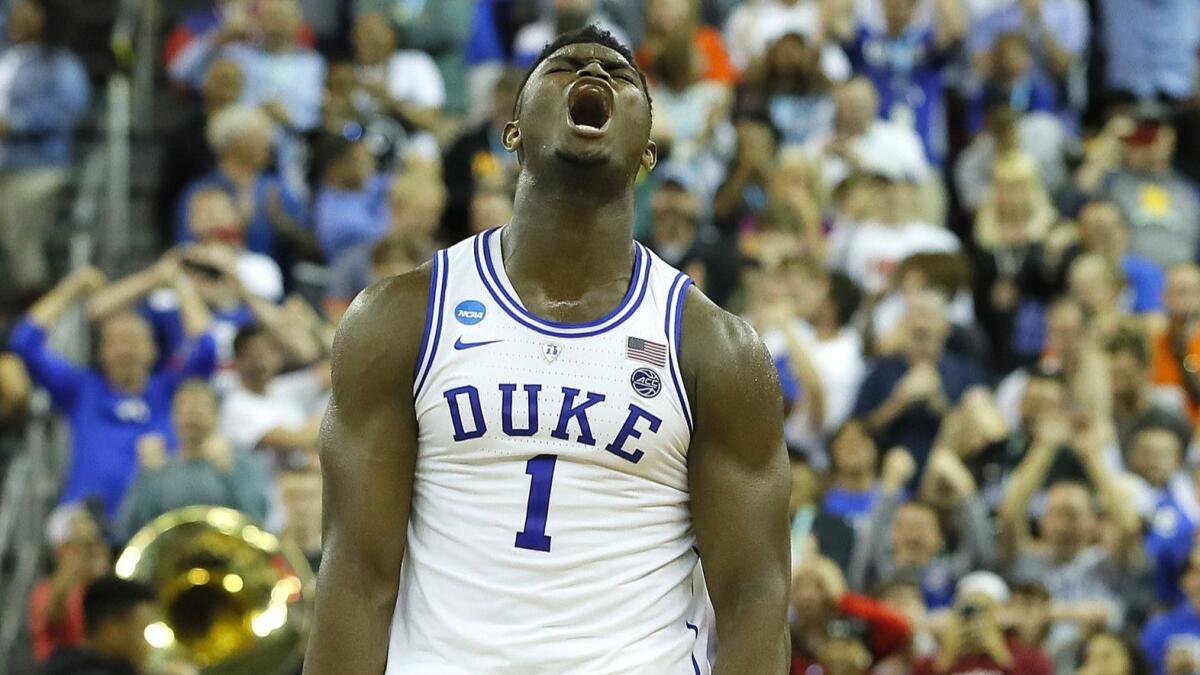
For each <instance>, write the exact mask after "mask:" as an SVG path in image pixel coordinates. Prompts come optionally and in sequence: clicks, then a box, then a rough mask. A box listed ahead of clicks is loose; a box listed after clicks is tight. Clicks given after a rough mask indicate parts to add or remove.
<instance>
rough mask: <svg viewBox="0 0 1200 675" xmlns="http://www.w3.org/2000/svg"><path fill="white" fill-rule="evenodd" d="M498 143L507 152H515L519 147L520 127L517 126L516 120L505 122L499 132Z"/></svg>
mask: <svg viewBox="0 0 1200 675" xmlns="http://www.w3.org/2000/svg"><path fill="white" fill-rule="evenodd" d="M500 144H501V145H503V146H504V149H505V150H508V151H509V152H516V151H517V150H518V149H520V147H521V128H520V127H519V126H517V122H516V120H513V121H511V122H507V123H505V125H504V131H503V132H501V134H500Z"/></svg>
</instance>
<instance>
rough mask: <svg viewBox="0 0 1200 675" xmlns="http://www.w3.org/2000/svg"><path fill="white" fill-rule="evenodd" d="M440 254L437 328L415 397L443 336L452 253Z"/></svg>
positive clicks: (431, 366) (426, 375)
mask: <svg viewBox="0 0 1200 675" xmlns="http://www.w3.org/2000/svg"><path fill="white" fill-rule="evenodd" d="M439 255H440V256H441V258H442V264H441V267H442V286H441V290H440V291H439V293H438V303H437V315H438V316H437V328H436V329H435V330H434V332H433V347H432V348H431V349H430V350H429V358H428V359H426V361H425V372H424V373H423V374H422V375H421V381H420V382H418V383H417V388H416V390H415V391H414V392H413V398H414V399H415V398H416V397H417V396H420V395H421V389H422V388H424V386H425V380H426V379H427V378H428V377H429V373H430V372H432V371H433V360H434V358H435V357H436V356H437V349H438V342H440V341H441V337H442V319H444V318H445V315H446V312H445V309H446V307H445V306H446V282H447V281H449V280H450V254H448V253H447V252H446V251H442V252H441V253H439Z"/></svg>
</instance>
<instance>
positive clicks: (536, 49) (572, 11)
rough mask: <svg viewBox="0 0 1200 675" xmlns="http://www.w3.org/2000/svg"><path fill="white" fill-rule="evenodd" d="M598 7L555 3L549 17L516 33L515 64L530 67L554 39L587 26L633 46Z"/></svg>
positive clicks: (572, 0)
mask: <svg viewBox="0 0 1200 675" xmlns="http://www.w3.org/2000/svg"><path fill="white" fill-rule="evenodd" d="M596 4H597V3H596V1H595V0H552V2H551V3H550V6H551V13H550V16H548V17H547V18H544V19H542V20H540V21H535V22H533V23H531V24H529V25H527V26H525V27H524V28H522V29H521V30H519V31H517V34H516V37H514V38H513V61H514V62H515V63H516V65H517V66H519V67H521V68H527V67H529V66H530V65H532V64H533V62H534V60H536V59H537V56H538V54H539V53H541V51H542V47H545V46H546V45H547V44H548V43H550V42H552V41H553V40H554V36H556V35H562V34H563V33H567V32H570V31H573V30H575V29H577V28H582V27H584V26H586V25H588V24H593V25H595V26H597V27H599V28H600V29H601V30H605V31H608V32H609V33H611V34H612V36H613V37H614V38H616V39H617V42H620V43H621V44H623V45H625V46H627V47H632V43H631V42H630V40H629V37H628V36H626V35H625V31H623V30H621V27H620V26H618V25H617V24H616V22H614V21H613V20H612V19H610V18H609V17H608V15H607V14H605V13H604V12H603V10H601V9H599V8H598V7H596Z"/></svg>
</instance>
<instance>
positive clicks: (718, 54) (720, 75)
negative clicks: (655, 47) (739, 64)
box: [635, 26, 738, 84]
mask: <svg viewBox="0 0 1200 675" xmlns="http://www.w3.org/2000/svg"><path fill="white" fill-rule="evenodd" d="M692 43H693V44H694V46H695V48H696V53H697V54H698V55H699V56H700V63H701V65H700V79H702V80H707V81H709V82H721V83H722V84H737V78H738V74H737V69H736V68H734V67H733V61H731V60H729V52H727V51H725V43H724V42H722V41H721V34H720V33H719V32H717V30H716V29H714V28H712V27H711V26H700V27H699V28H697V29H696V32H695V33H693V34H692ZM635 56H636V59H637V62H638V66H639V67H640V68H641V69H642V70H646V69H647V68H649V67H650V65H651V64H653V63H654V58H653V57H652V56H651V55H650V52H649V50H647V49H646V48H645V47H640V48H639V49H638V50H637V53H636V54H635Z"/></svg>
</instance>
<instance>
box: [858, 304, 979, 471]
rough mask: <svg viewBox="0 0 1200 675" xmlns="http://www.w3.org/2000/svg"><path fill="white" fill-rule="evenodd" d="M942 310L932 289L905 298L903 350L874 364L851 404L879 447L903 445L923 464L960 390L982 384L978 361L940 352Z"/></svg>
mask: <svg viewBox="0 0 1200 675" xmlns="http://www.w3.org/2000/svg"><path fill="white" fill-rule="evenodd" d="M945 313H946V300H945V298H943V297H942V296H941V295H940V294H939V293H937V292H934V291H924V292H921V293H919V294H915V295H913V296H912V297H910V298H909V299H908V308H907V313H906V314H905V318H904V323H903V326H904V328H903V330H904V335H905V339H904V340H903V351H902V352H901V354H900V355H899V356H896V357H887V358H883V359H879V360H878V361H877V362H876V363H875V365H874V367H873V368H872V369H871V371H870V372H869V373H868V374H867V377H866V379H865V380H864V381H863V384H862V388H861V389H860V390H859V394H858V400H857V402H856V403H855V406H854V414H855V415H856V416H862V417H864V418H865V419H866V421H867V425H868V427H869V428H870V429H871V432H872V434H874V435H875V437H876V439H877V440H879V442H880V445H881V446H883V447H894V446H897V445H899V446H903V447H905V448H908V449H909V451H910V452H912V454H913V458H914V459H916V461H917V466H918V467H922V468H923V467H924V466H925V461H926V459H927V458H928V457H929V452H930V450H931V449H932V447H933V441H934V439H935V437H936V436H937V432H938V427H939V426H940V425H941V420H942V416H943V415H945V414H946V413H947V412H948V411H949V408H950V406H953V405H954V404H956V403H957V402H958V399H959V397H960V396H962V394H963V392H965V391H966V390H967V389H968V388H970V387H971V386H973V385H976V384H982V383H983V375H982V373H981V372H980V371H979V366H978V365H976V364H974V363H971V362H969V361H965V360H963V359H961V358H958V357H955V356H950V355H948V354H946V353H945V346H946V337H947V335H948V334H949V331H950V324H949V321H948V320H947V319H946V316H945Z"/></svg>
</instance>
